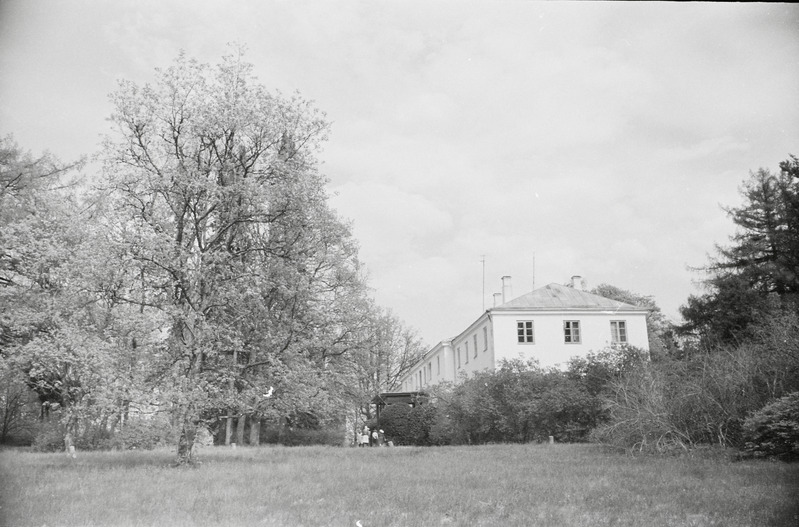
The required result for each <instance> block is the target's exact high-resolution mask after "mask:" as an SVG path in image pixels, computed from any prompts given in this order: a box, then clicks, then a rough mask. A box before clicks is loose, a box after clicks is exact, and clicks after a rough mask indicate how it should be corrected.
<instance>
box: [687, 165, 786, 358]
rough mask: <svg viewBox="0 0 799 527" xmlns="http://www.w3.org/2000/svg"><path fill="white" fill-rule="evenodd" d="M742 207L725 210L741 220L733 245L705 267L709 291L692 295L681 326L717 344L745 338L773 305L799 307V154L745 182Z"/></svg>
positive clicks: (754, 174) (761, 171) (708, 343)
mask: <svg viewBox="0 0 799 527" xmlns="http://www.w3.org/2000/svg"><path fill="white" fill-rule="evenodd" d="M740 193H741V196H742V197H743V199H744V202H743V204H742V205H741V206H740V207H729V208H725V209H724V210H725V211H726V212H727V214H728V215H729V217H730V218H731V219H732V221H733V222H734V223H735V225H736V232H735V234H734V235H733V236H731V238H730V242H731V244H730V245H728V246H717V248H716V249H717V253H718V254H717V256H716V257H714V258H713V259H712V260H711V262H710V264H709V265H708V266H707V267H705V268H704V270H705V271H706V272H707V273H708V274H709V275H710V276H709V278H708V279H706V280H705V286H706V287H707V289H708V292H707V293H705V294H703V295H699V296H695V295H694V296H691V297H689V298H688V301H687V304H686V305H684V306H683V307H682V308H681V309H680V312H681V314H682V316H683V318H684V319H685V324H683V325H682V326H681V327H680V328H679V330H680V331H681V332H682V333H683V334H692V335H696V336H698V337H700V338H701V340H702V342H703V343H705V344H707V345H709V346H714V345H718V344H724V343H734V342H740V341H741V340H743V339H746V338H747V337H749V336H751V331H750V329H751V328H752V326H753V325H754V324H755V323H756V322H757V321H758V320H760V319H762V318H763V317H764V316H765V315H766V313H769V312H773V310H775V309H777V310H781V309H787V310H794V311H795V310H796V309H797V305H798V304H797V299H799V296H798V295H799V159H797V158H796V156H790V157H789V158H788V159H787V160H785V161H783V162H781V163H780V171H779V173H776V174H775V173H773V172H771V171H770V170H768V169H764V168H761V169H759V170H757V171H756V172H751V173H750V175H749V179H747V180H746V181H744V183H743V185H742V186H741V187H740Z"/></svg>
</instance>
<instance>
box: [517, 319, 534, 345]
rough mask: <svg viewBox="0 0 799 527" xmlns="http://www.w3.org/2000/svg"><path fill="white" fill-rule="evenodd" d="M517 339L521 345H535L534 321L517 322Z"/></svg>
mask: <svg viewBox="0 0 799 527" xmlns="http://www.w3.org/2000/svg"><path fill="white" fill-rule="evenodd" d="M516 337H517V339H518V341H519V344H534V343H535V337H534V334H533V321H532V320H519V321H518V322H516Z"/></svg>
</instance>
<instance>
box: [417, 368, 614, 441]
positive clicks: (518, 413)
mask: <svg viewBox="0 0 799 527" xmlns="http://www.w3.org/2000/svg"><path fill="white" fill-rule="evenodd" d="M438 406H439V413H438V416H437V419H436V421H437V422H436V423H435V424H434V425H433V426H431V429H430V430H431V432H430V437H431V439H430V442H432V443H441V442H442V441H441V440H442V439H445V440H447V442H452V443H456V444H458V443H472V444H481V443H489V442H522V443H523V442H529V441H547V440H548V438H549V436H553V437H554V438H555V439H556V440H558V441H564V442H576V441H585V440H587V437H588V433H589V432H590V430H591V429H592V428H594V426H596V424H597V423H598V422H599V421H600V420H601V419H602V416H603V415H604V414H603V409H602V406H601V404H600V399H599V398H598V397H597V396H596V395H594V394H592V393H591V392H590V391H589V389H588V388H587V387H586V383H585V381H584V379H583V376H581V375H578V374H566V373H563V372H560V371H544V370H541V369H540V368H538V367H537V365H536V364H535V363H523V362H521V361H510V362H505V363H504V364H502V365H501V367H500V368H499V369H498V370H496V371H483V372H477V373H475V374H474V375H473V376H472V377H470V378H468V379H464V380H463V382H462V383H460V384H459V385H457V386H454V387H452V388H451V389H450V390H449V391H448V392H447V393H444V394H441V395H440V396H439V397H438ZM441 422H445V425H442V424H441Z"/></svg>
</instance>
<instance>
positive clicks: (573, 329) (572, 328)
mask: <svg viewBox="0 0 799 527" xmlns="http://www.w3.org/2000/svg"><path fill="white" fill-rule="evenodd" d="M516 338H517V340H518V342H519V344H535V331H534V325H533V321H532V320H519V321H517V322H516ZM610 341H611V342H612V343H613V344H625V343H626V342H627V322H626V321H624V320H611V321H610ZM563 342H565V343H566V344H579V343H580V342H582V341H581V339H580V321H579V320H564V321H563Z"/></svg>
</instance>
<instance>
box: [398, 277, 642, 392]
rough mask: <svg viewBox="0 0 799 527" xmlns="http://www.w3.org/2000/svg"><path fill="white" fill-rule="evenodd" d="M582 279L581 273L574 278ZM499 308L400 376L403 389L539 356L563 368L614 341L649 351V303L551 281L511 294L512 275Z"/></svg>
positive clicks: (498, 297) (547, 363)
mask: <svg viewBox="0 0 799 527" xmlns="http://www.w3.org/2000/svg"><path fill="white" fill-rule="evenodd" d="M574 278H579V277H574ZM502 281H503V287H502V290H503V292H502V293H501V294H500V293H498V294H496V295H495V296H494V299H495V305H494V307H492V308H490V309H488V310H486V311H485V312H484V313H483V314H482V315H481V316H480V317H479V318H478V319H477V320H475V321H474V322H473V323H472V324H471V325H470V326H469V327H467V328H466V329H465V330H464V331H462V332H461V333H460V334H458V335H457V336H455V337H453V338H452V339H449V340H443V341H441V342H439V343H438V344H436V345H435V346H433V348H431V349H430V350H429V351H428V352H427V353H425V355H424V356H423V357H422V358H421V359H420V360H419V361H417V362H416V364H414V366H413V368H411V369H410V370H409V371H408V373H407V374H406V375H405V376H404V377H403V378H402V379H401V382H400V389H401V390H402V391H415V390H423V389H425V388H427V387H430V386H433V385H436V384H439V383H441V382H457V381H458V380H459V379H461V378H462V377H463V376H464V375H467V376H468V375H470V374H471V373H473V372H475V371H480V370H485V369H494V368H497V367H498V366H499V365H500V364H501V363H502V361H503V360H511V359H522V360H524V361H527V360H529V359H535V360H536V361H538V363H539V365H540V366H541V367H544V368H549V367H555V368H563V367H565V366H566V364H567V363H568V361H569V359H571V358H572V357H579V356H585V355H587V354H588V353H590V352H596V351H599V350H601V349H604V348H607V347H610V346H614V345H629V346H635V347H637V348H640V349H644V350H649V336H648V334H647V328H646V315H647V313H648V310H647V309H646V308H642V307H638V306H633V305H630V304H625V303H624V302H618V301H616V300H611V299H609V298H605V297H602V296H599V295H594V294H592V293H588V292H587V291H583V290H582V288H581V286H580V281H578V280H574V279H573V280H572V287H569V286H564V285H560V284H549V285H546V286H544V287H542V288H539V289H536V290H534V291H532V292H530V293H527V294H524V295H522V296H520V297H517V298H513V299H511V298H510V291H511V288H510V277H507V276H506V277H503V279H502Z"/></svg>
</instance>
